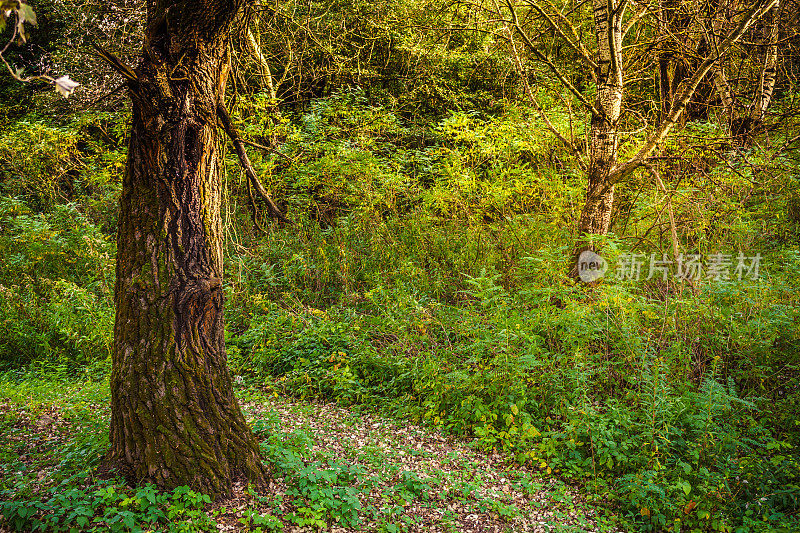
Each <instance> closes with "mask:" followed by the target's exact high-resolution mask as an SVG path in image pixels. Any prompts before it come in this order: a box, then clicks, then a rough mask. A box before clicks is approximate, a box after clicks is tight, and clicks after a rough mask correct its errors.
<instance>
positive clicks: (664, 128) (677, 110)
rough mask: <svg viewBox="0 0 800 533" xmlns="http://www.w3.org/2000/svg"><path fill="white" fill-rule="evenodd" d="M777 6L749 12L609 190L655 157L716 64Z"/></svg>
mask: <svg viewBox="0 0 800 533" xmlns="http://www.w3.org/2000/svg"><path fill="white" fill-rule="evenodd" d="M777 2H778V0H759V1H758V2H756V4H755V6H753V7H752V8H751V9H750V11H748V12H747V14H746V15H745V17H744V18H743V19H742V21H741V22H740V23H739V25H738V26H737V27H736V29H735V30H734V31H733V33H732V34H730V35H729V36H728V37H727V38H726V39H725V40H724V41H723V42H722V43H720V45H719V48H718V49H717V52H716V53H715V54H713V55H711V56H709V57H707V58H706V60H705V61H704V62H703V63H702V64H701V65H700V66H699V67H698V68H697V70H696V71H695V73H694V75H693V76H692V77H691V78H690V79H689V80H688V82H687V83H686V85H685V86H684V89H683V91H682V92H681V95H680V97H679V98H677V99H676V101H675V102H674V103H673V105H672V109H671V110H670V112H669V115H667V117H666V118H665V119H664V120H663V121H662V122H661V124H660V125H659V127H658V128H657V129H656V131H654V132H653V133H652V134H651V135H650V137H649V138H648V139H647V141H645V143H644V145H643V146H642V147H641V148H640V149H639V151H638V152H636V154H635V155H634V156H633V157H631V158H630V159H629V160H628V161H627V162H626V163H624V164H622V165H619V166H617V167H616V168H614V169H613V170H612V171H611V172H609V175H608V184H607V186H611V185H613V184H615V183H617V182H619V181H620V180H623V179H625V178H626V177H628V176H629V175H630V174H631V173H632V172H633V171H634V170H636V169H637V168H639V167H640V166H642V165H644V163H645V162H646V161H647V159H648V158H649V157H650V155H652V153H653V152H654V151H655V149H656V147H658V145H659V144H661V143H663V142H664V140H665V139H666V138H667V135H669V133H670V131H672V128H673V127H674V126H675V124H676V123H677V122H678V119H679V118H680V117H681V115H682V114H683V112H684V111H685V110H686V106H687V105H688V104H689V101H690V100H691V98H692V95H694V92H695V91H696V90H697V86H698V85H700V82H701V81H703V78H705V77H706V75H707V74H708V72H709V71H710V70H711V68H712V67H713V66H714V64H715V63H716V62H717V60H718V59H719V58H720V57H722V56H723V55H724V54H725V53H726V52H727V51H728V49H729V48H730V47H731V46H733V44H734V43H736V42H737V41H738V40H739V39H741V38H742V35H744V33H745V32H746V31H747V29H748V28H749V27H750V26H751V25H752V24H753V22H754V21H756V20H758V19H759V18H760V17H762V16H763V15H764V14H765V13H766V12H767V11H769V10H770V9H772V6H774V5H775V4H776V3H777Z"/></svg>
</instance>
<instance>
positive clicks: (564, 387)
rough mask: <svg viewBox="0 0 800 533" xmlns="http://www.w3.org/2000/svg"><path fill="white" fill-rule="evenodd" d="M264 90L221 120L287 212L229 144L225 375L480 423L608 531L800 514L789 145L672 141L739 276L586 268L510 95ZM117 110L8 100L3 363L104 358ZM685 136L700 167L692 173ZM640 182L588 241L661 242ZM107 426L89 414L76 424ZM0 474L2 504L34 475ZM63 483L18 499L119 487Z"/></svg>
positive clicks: (698, 215) (158, 509) (664, 244)
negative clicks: (274, 110) (384, 96)
mask: <svg viewBox="0 0 800 533" xmlns="http://www.w3.org/2000/svg"><path fill="white" fill-rule="evenodd" d="M259 105H261V104H259V101H258V100H257V99H255V100H253V101H252V102H250V103H248V106H251V107H242V108H241V109H240V110H239V111H240V113H239V116H240V117H242V118H240V119H239V123H238V125H239V127H240V128H241V129H242V130H243V131H245V132H246V133H247V135H248V136H249V137H250V138H253V139H255V140H257V141H258V142H259V143H260V144H264V145H268V146H271V147H274V148H275V150H274V151H271V152H264V153H259V152H257V151H256V150H255V149H254V150H252V151H251V157H252V159H253V162H254V165H255V166H256V167H257V169H258V170H259V173H260V174H261V176H262V179H264V181H265V183H266V184H267V186H268V188H270V190H271V191H272V192H273V194H274V196H275V197H276V198H278V199H279V200H280V201H281V202H282V206H283V207H284V208H286V209H287V210H288V213H289V217H290V218H291V219H292V220H294V221H295V222H294V224H293V225H291V226H280V225H277V224H270V223H268V222H267V221H264V220H263V218H262V216H261V215H260V214H257V215H255V218H254V215H253V211H252V205H251V201H250V200H249V199H248V195H247V190H246V185H245V181H244V180H243V178H242V177H241V176H239V175H238V173H237V168H236V167H235V159H233V158H232V157H229V158H228V159H227V161H228V170H229V172H228V174H227V196H228V203H227V205H228V207H227V213H226V217H227V218H226V234H227V236H228V248H227V251H226V276H227V278H226V282H225V283H226V285H225V290H226V295H227V332H226V335H227V345H228V354H229V363H230V366H231V368H232V371H233V372H234V374H236V375H237V376H242V378H243V379H244V380H245V382H247V383H249V384H251V385H255V386H258V387H261V388H264V389H266V390H268V391H272V390H274V391H280V392H283V393H287V394H291V395H297V396H300V397H304V398H322V399H328V400H336V401H338V402H340V403H342V404H345V405H348V406H352V407H353V408H363V409H373V408H377V409H380V410H382V411H384V412H386V413H391V414H392V415H394V416H398V417H401V418H412V419H415V420H418V421H424V422H425V423H427V424H430V425H431V426H433V427H437V428H441V429H443V430H445V431H447V432H450V433H454V434H458V435H471V436H475V437H477V439H478V441H479V443H480V444H481V445H482V446H484V447H486V448H490V449H491V448H496V449H498V450H502V451H504V452H507V453H509V454H512V455H513V456H515V457H516V458H517V459H518V460H519V461H520V462H525V463H528V464H532V465H536V466H538V467H539V468H540V469H541V471H542V472H543V473H545V474H547V475H549V476H554V477H557V478H559V479H562V480H565V481H567V482H569V483H572V484H575V485H577V486H580V487H582V488H583V490H584V491H585V493H586V494H587V495H588V497H589V498H591V499H592V500H593V501H594V502H595V504H596V505H598V506H600V507H602V508H604V510H605V512H606V513H607V515H608V516H610V517H613V519H614V520H616V521H617V523H618V524H619V526H620V527H622V528H623V529H626V530H642V531H657V530H663V529H670V530H674V531H678V530H682V531H694V530H699V531H707V530H712V531H737V532H739V531H741V532H745V531H781V530H783V531H790V530H794V529H796V528H797V527H800V524H799V523H798V506H799V505H800V502H798V498H799V497H800V463H799V461H800V454H799V453H798V446H800V428H798V409H800V408H798V405H800V402H798V400H800V398H799V397H798V396H799V395H800V389H799V387H798V377H800V367H798V365H799V364H800V357H798V355H800V354H798V327H800V323H799V322H798V319H799V318H798V304H799V303H800V302H798V298H800V296H798V292H797V275H798V270H797V262H798V259H800V254H798V250H797V247H796V242H797V233H796V228H793V227H792V226H791V224H790V223H789V222H788V221H787V215H786V212H787V211H786V210H787V203H788V202H790V201H791V199H790V198H788V196H787V195H785V194H784V191H786V190H787V188H790V186H791V184H792V183H793V180H796V178H795V177H794V176H796V169H797V164H796V162H793V161H790V160H786V161H782V162H781V164H782V165H783V166H782V170H775V171H770V172H765V173H763V174H762V175H760V176H759V179H760V182H759V185H758V186H754V185H753V183H754V182H753V180H752V177H753V176H752V174H748V172H751V171H752V169H754V168H758V165H754V164H753V160H754V159H758V158H759V157H764V158H766V156H759V155H758V154H755V153H753V154H747V155H746V156H742V158H743V159H745V158H749V159H747V161H746V164H745V162H741V161H738V162H737V160H736V159H735V158H734V159H733V163H731V162H730V161H728V162H726V164H722V163H720V162H719V161H718V160H717V159H714V157H709V156H708V155H707V154H701V153H693V152H692V149H691V148H687V147H686V146H683V145H681V142H682V141H681V138H680V137H679V138H677V139H676V140H674V141H672V142H673V143H674V144H675V146H674V149H675V150H680V151H681V153H682V154H684V158H683V160H682V161H683V162H682V163H681V162H679V163H676V165H675V167H674V168H673V169H672V170H673V172H674V175H675V176H677V177H675V178H674V187H675V188H676V191H677V194H676V195H675V197H674V199H673V201H672V202H673V205H674V210H675V218H676V220H677V224H678V228H677V231H678V236H679V239H680V242H681V246H682V247H684V249H685V251H686V252H687V253H703V254H710V253H713V252H717V251H724V252H725V253H731V254H733V255H734V256H735V255H736V254H737V253H739V251H745V252H747V253H748V254H749V255H753V254H755V253H756V252H758V253H760V254H761V256H762V259H761V275H760V279H759V280H757V281H753V280H747V279H746V280H738V279H733V280H730V281H721V282H714V281H703V282H701V283H677V282H675V281H674V280H668V281H662V280H656V279H653V280H649V281H646V280H644V279H642V280H641V281H638V282H637V281H618V280H615V279H613V277H611V276H610V277H609V278H610V279H607V281H606V282H604V283H601V284H599V285H598V286H596V287H593V288H589V287H585V286H581V285H576V284H574V283H572V282H571V281H569V280H568V279H567V278H566V276H565V271H566V260H567V256H568V250H569V249H570V247H571V245H572V239H573V236H572V228H573V226H574V220H575V219H576V216H577V214H578V208H579V206H580V202H581V198H582V194H583V193H582V186H583V184H582V181H581V178H580V176H579V175H577V174H576V173H574V172H572V171H571V170H570V166H569V162H568V161H566V159H564V157H563V154H561V153H560V152H559V150H558V149H557V147H555V146H553V145H552V144H551V143H550V142H548V141H545V140H543V139H545V138H549V136H545V135H542V133H541V131H540V130H541V125H540V124H539V123H538V122H537V119H536V118H535V115H534V114H532V113H531V112H530V110H527V109H525V108H522V107H517V106H512V105H510V104H509V105H507V106H506V107H505V110H504V111H502V112H499V113H496V114H493V115H486V114H482V113H478V112H475V113H466V112H457V113H452V114H451V115H450V116H448V117H445V118H442V119H437V120H435V121H434V122H432V123H431V124H423V123H411V122H408V121H406V120H404V119H403V118H402V117H400V116H398V115H397V114H396V113H394V112H393V111H392V110H391V109H388V108H384V107H381V106H380V105H377V103H376V102H372V101H368V100H367V99H366V98H365V97H364V96H363V94H362V93H360V92H359V91H350V92H343V93H340V94H338V95H336V96H334V97H332V98H328V99H323V100H317V101H315V102H314V103H313V104H311V105H310V107H309V109H308V110H306V111H305V112H303V113H301V114H299V115H297V116H286V117H284V118H282V119H280V120H275V119H274V117H271V118H262V117H265V116H266V114H264V113H262V112H263V109H262V108H260V107H259ZM556 118H557V120H556V122H557V124H558V117H556ZM125 120H126V119H125V117H124V116H122V115H90V116H85V117H80V118H79V119H74V120H72V121H71V122H69V123H66V124H63V125H61V126H58V127H56V126H53V125H52V123H51V121H48V120H44V119H41V118H36V117H29V118H27V119H25V120H24V121H19V122H17V123H15V124H14V125H13V127H6V128H5V129H3V130H2V131H0V169H1V171H2V180H1V181H0V252H1V253H2V255H3V257H4V261H3V262H2V264H1V265H0V367H2V370H3V371H5V372H23V373H26V374H25V375H30V374H35V375H39V376H50V377H53V376H59V377H61V378H65V377H66V378H70V379H74V378H76V377H81V379H84V378H85V377H86V376H89V377H90V378H92V379H94V380H102V379H103V377H104V376H105V374H106V373H107V372H108V370H109V365H110V345H111V341H112V337H113V335H112V328H113V301H112V293H113V285H114V273H113V260H114V244H113V241H114V238H113V232H114V231H115V226H116V223H115V217H116V211H115V203H114V197H115V194H116V193H117V190H118V183H119V176H120V173H121V172H122V169H123V162H124V149H123V148H122V146H123V144H124V143H123V139H122V134H121V133H120V132H121V131H122V130H123V129H124V128H123V127H122V126H123V125H124V122H125ZM565 120H566V119H565V118H563V117H562V119H561V122H562V123H561V124H560V126H564V124H563V122H564V121H565ZM687 131H688V133H687V135H688V136H691V138H692V139H693V141H694V140H695V139H696V138H697V136H701V135H709V136H711V135H714V134H715V133H714V131H713V128H711V127H708V126H704V125H701V124H696V125H690V127H689V128H688V130H687ZM276 151H277V152H280V153H275V152H276ZM687 153H688V154H689V155H688V156H686V155H685V154H687ZM692 158H695V159H694V160H692ZM562 159H564V160H562ZM700 160H702V162H703V164H704V165H706V166H707V167H709V168H711V169H712V170H711V171H710V172H705V173H704V172H692V170H691V169H692V168H695V167H696V163H697V161H700ZM692 161H694V162H692ZM764 164H766V163H764ZM681 165H686V166H681ZM692 165H695V167H692ZM737 165H740V166H738V167H737ZM731 169H733V170H731ZM642 179H644V178H642ZM645 185H646V184H644V183H639V182H637V181H636V180H632V181H631V182H630V183H626V184H624V185H622V188H621V190H620V193H619V195H620V198H621V199H622V201H621V207H620V209H619V211H618V212H617V213H616V214H615V217H616V218H615V220H617V221H618V222H617V223H616V225H615V229H616V231H618V232H619V234H620V235H623V237H615V236H613V235H612V236H611V237H609V238H608V239H607V240H606V243H605V250H606V251H607V252H606V253H607V255H608V258H609V259H612V260H613V259H614V258H615V257H618V256H620V255H621V254H625V253H629V252H630V251H631V250H634V249H636V247H637V246H638V247H639V250H640V251H641V250H647V252H648V253H650V252H657V253H659V254H661V253H662V252H665V253H666V252H668V251H669V250H670V242H669V228H668V225H667V224H665V223H664V222H663V220H664V215H663V210H664V200H663V197H662V195H661V194H660V193H658V190H657V189H655V187H650V186H649V185H647V186H645ZM712 192H713V193H712ZM255 222H258V223H259V224H258V225H259V226H266V231H264V232H261V231H260V230H259V228H258V227H257V225H256V224H255ZM653 228H655V229H653ZM7 376H11V374H7ZM104 438H105V437H104V432H103V431H95V432H89V433H87V437H86V439H87V440H88V441H90V443H89V444H87V446H90V447H93V448H92V449H93V450H98V449H101V448H102V446H103V444H104V441H103V439H104ZM92 453H94V452H92ZM85 466H86V468H90V467H91V466H92V465H91V464H87V465H85ZM4 468H5V469H6V470H7V471H8V469H9V468H12V469H13V467H9V466H5V467H4ZM337 475H338V474H337ZM343 475H351V474H348V473H347V472H345V473H344V474H343ZM8 479H9V480H10V481H6V482H4V483H5V484H4V485H3V487H2V488H3V489H5V490H6V492H5V493H4V495H3V499H5V500H6V502H5V503H3V504H2V505H3V507H2V508H1V509H2V510H3V513H4V514H5V516H6V518H7V519H8V518H9V517H12V516H20V515H19V509H22V508H23V507H24V506H25V505H31V506H33V505H34V504H33V503H30V502H33V501H34V499H35V498H41V497H42V496H43V495H42V494H41V493H39V494H36V495H34V494H32V493H30V491H26V490H25V485H24V483H22V482H21V481H20V482H19V483H17V482H15V481H14V478H8ZM53 483H55V481H54V482H53ZM58 483H67V485H56V484H54V485H52V487H50V488H49V489H48V490H51V492H52V495H51V496H46V497H45V499H42V500H41V502H43V503H41V502H40V503H38V504H36V505H44V506H45V507H46V506H51V507H52V508H53V509H55V508H57V507H58V505H59V504H58V501H60V500H58V498H69V497H73V496H74V497H75V498H78V497H80V498H78V499H80V501H84V500H85V502H88V503H87V504H86V505H89V507H86V506H84V507H85V508H86V509H89V510H92V509H95V508H94V507H91V505H94V503H92V502H95V503H97V505H96V506H95V507H96V508H97V509H100V508H102V509H107V508H111V507H114V508H116V509H122V508H123V507H124V505H123V506H120V505H121V504H120V505H117V503H115V500H114V498H116V496H111V495H109V494H107V493H102V492H93V493H86V492H83V493H77V492H68V490H73V491H77V490H83V489H77V488H74V487H73V488H71V489H67V488H65V487H68V486H69V483H70V481H69V480H58ZM65 490H66V491H67V492H64V491H65ZM95 490H97V491H102V490H104V489H103V488H102V487H99V488H96V489H95ZM151 490H152V489H149V488H147V487H145V488H142V489H140V490H139V492H137V493H136V494H135V495H126V496H125V498H135V502H138V503H135V504H134V503H132V502H134V500H126V501H127V502H128V503H127V504H125V505H139V506H144V507H142V508H143V509H153V510H152V513H153V516H156V515H158V513H162V514H163V513H169V512H170V509H172V510H173V511H174V510H175V509H176V506H177V508H180V509H184V510H186V509H188V510H191V509H195V508H196V507H197V505H201V504H202V502H200V503H197V502H195V501H194V500H193V499H192V498H196V497H199V498H201V496H198V495H193V494H191V493H188V492H186V493H182V494H178V493H174V494H172V495H156V494H155V493H152V494H151V492H148V491H151ZM70 495H72V496H70ZM151 495H152V498H151ZM34 496H35V498H34ZM81 498H82V499H81ZM120 499H121V500H122V499H123V498H122V497H120ZM37 501H38V500H37ZM25 502H29V503H25ZM109 502H111V503H109ZM147 502H150V503H147ZM21 506H22V507H21ZM148 506H149V507H148ZM181 506H182V507H181ZM192 506H195V507H192ZM51 507H47V509H50V508H51ZM25 508H27V507H25ZM40 509H45V508H43V507H40ZM45 510H46V509H45ZM87 512H88V511H87ZM98 512H99V511H98ZM103 512H105V511H103ZM143 512H145V511H143ZM175 512H177V511H175ZM186 512H189V511H186ZM13 513H17V515H14V514H13ZM92 513H94V511H93V510H92ZM23 514H24V512H23ZM93 516H94V514H93ZM120 516H121V517H122V518H120V519H119V520H121V521H122V522H121V523H122V524H123V525H124V524H125V516H128V515H120ZM158 516H161V515H158ZM23 518H24V517H23ZM10 523H12V524H13V523H14V521H13V520H10ZM317 525H318V524H317ZM265 527H266V526H265ZM265 530H266V529H265Z"/></svg>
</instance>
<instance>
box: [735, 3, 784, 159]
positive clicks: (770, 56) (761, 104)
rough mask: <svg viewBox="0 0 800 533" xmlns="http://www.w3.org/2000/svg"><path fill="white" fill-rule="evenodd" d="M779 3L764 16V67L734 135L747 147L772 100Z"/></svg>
mask: <svg viewBox="0 0 800 533" xmlns="http://www.w3.org/2000/svg"><path fill="white" fill-rule="evenodd" d="M780 10H781V8H780V7H779V5H777V4H776V5H775V6H774V7H773V8H772V9H771V10H770V12H769V13H767V15H766V16H765V18H767V19H771V20H765V25H766V28H765V31H764V44H765V46H766V53H765V54H764V68H762V69H761V73H760V75H759V80H758V87H757V88H756V94H755V98H754V101H753V104H752V106H751V108H750V113H749V114H748V116H747V117H743V119H742V120H741V125H740V127H739V128H738V131H736V132H735V135H736V137H737V140H738V144H740V145H741V146H742V147H749V146H751V145H752V144H753V141H754V137H755V134H756V132H757V131H758V128H759V126H761V123H762V122H763V121H764V115H766V113H767V109H768V108H769V104H770V102H771V101H772V93H773V92H774V91H775V80H776V79H777V72H778V71H777V67H778V25H779V23H780V19H781V17H780Z"/></svg>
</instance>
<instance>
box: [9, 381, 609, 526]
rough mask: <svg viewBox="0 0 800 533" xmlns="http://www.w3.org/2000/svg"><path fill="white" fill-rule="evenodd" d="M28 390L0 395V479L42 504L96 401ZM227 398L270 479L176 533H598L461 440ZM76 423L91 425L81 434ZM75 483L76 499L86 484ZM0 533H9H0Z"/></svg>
mask: <svg viewBox="0 0 800 533" xmlns="http://www.w3.org/2000/svg"><path fill="white" fill-rule="evenodd" d="M33 389H34V390H33V394H31V395H29V394H26V392H25V390H24V389H16V390H14V391H12V393H11V394H6V393H7V392H9V390H10V389H9V388H8V387H6V388H4V389H3V390H0V392H2V393H4V394H0V444H1V445H2V446H0V449H2V450H4V451H3V452H2V454H1V455H2V457H0V471H2V473H3V474H4V475H12V474H13V475H16V476H17V477H20V472H21V471H24V472H25V474H24V478H25V479H26V480H27V483H28V489H27V490H29V491H31V492H32V494H33V495H34V496H35V495H36V494H37V493H40V494H44V489H45V488H46V487H47V486H48V485H50V484H49V483H48V480H49V479H50V478H51V477H52V476H53V474H54V473H56V472H57V471H58V470H59V469H64V468H65V466H64V463H65V461H69V459H70V454H72V455H74V454H76V453H78V454H79V453H80V450H82V449H92V447H91V446H88V447H87V446H86V445H80V444H78V445H76V441H77V442H85V435H86V434H87V432H88V433H91V432H92V431H95V432H97V431H99V430H98V428H103V427H106V426H105V424H107V419H108V408H107V403H106V402H104V401H103V400H104V399H105V398H104V396H106V395H107V389H105V390H103V389H102V388H101V389H99V390H98V389H97V388H93V389H92V392H90V393H89V394H88V395H87V394H86V392H85V390H82V389H80V388H77V389H70V388H66V389H61V391H60V394H59V393H57V392H55V391H53V392H50V391H48V392H47V393H45V394H44V396H45V397H46V398H43V397H42V391H41V390H40V391H39V393H38V394H37V392H36V388H35V387H34V388H33ZM71 393H74V394H72V395H71ZM239 397H240V401H241V402H242V408H243V410H244V412H245V415H246V417H247V418H248V421H249V422H250V423H251V425H252V427H253V428H254V431H256V433H257V435H258V436H259V438H260V439H261V440H262V442H263V449H264V451H265V455H266V456H267V458H268V460H270V462H271V464H272V465H273V466H272V478H271V480H270V481H269V484H268V486H267V487H265V488H263V489H261V490H259V491H258V492H257V493H256V492H255V491H253V490H252V489H251V488H248V487H243V486H238V487H236V488H235V489H236V490H235V495H234V497H233V498H232V499H230V500H228V501H225V502H221V503H217V504H211V505H207V506H206V507H205V508H204V510H203V512H204V513H205V515H206V516H205V517H203V520H202V521H200V522H202V523H203V526H202V528H201V527H198V528H197V529H192V528H190V529H184V528H181V530H182V531H183V530H189V531H192V530H203V531H214V530H215V529H216V530H218V531H264V532H266V531H278V530H280V531H284V532H293V533H299V532H311V531H329V532H331V533H344V532H354V531H381V532H389V533H394V532H398V533H399V532H401V531H403V532H432V533H433V532H465V533H471V532H476V533H477V532H487V533H488V532H505V531H520V532H539V531H543V532H544V531H575V532H579V531H580V532H588V531H609V529H610V528H609V526H608V525H607V524H604V525H603V526H600V525H599V524H598V518H597V516H596V513H595V511H594V510H593V509H592V507H591V505H589V504H588V503H587V502H586V501H585V500H584V499H583V498H582V497H581V496H580V494H579V491H576V490H573V489H571V488H570V487H569V486H568V485H566V484H564V483H563V482H561V481H559V480H556V479H550V478H548V477H546V476H543V475H542V474H543V472H539V471H538V470H537V471H534V470H532V469H530V468H528V467H526V466H523V465H519V464H518V463H516V462H514V461H513V458H511V457H509V456H507V455H505V454H503V453H498V452H492V453H486V452H483V451H479V450H477V449H475V448H474V447H473V446H471V445H470V441H469V440H465V439H454V438H451V437H445V436H443V435H441V434H440V433H438V432H436V431H433V430H431V429H428V428H424V427H420V426H416V425H413V424H408V423H404V422H402V421H398V420H394V419H390V418H385V417H382V416H379V415H376V414H369V413H368V414H365V413H362V412H357V411H355V410H350V409H347V408H342V407H339V406H336V405H332V404H324V403H309V402H305V401H298V400H295V399H291V398H285V397H281V396H277V395H274V394H273V395H268V394H265V393H263V392H261V391H259V390H257V389H254V388H246V389H241V390H240V391H239ZM88 412H91V413H93V417H94V421H95V422H98V424H97V425H95V424H91V423H89V424H87V420H88V419H87V417H86V414H87V413H88ZM90 453H95V454H96V453H97V448H94V452H90ZM73 459H74V457H73ZM8 479H10V478H8ZM87 479H89V480H91V478H87ZM83 483H84V485H86V486H87V487H88V485H89V481H84V482H83ZM119 490H122V491H124V490H125V488H124V487H121V489H119ZM599 522H604V520H602V519H600V520H599ZM197 525H198V526H200V523H198V524H197ZM170 529H171V528H170ZM144 530H145V531H148V530H152V529H147V528H145V529H144ZM5 531H10V530H7V529H4V528H3V526H2V525H0V533H4V532H5Z"/></svg>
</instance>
